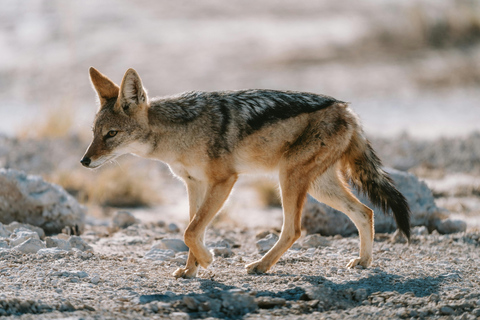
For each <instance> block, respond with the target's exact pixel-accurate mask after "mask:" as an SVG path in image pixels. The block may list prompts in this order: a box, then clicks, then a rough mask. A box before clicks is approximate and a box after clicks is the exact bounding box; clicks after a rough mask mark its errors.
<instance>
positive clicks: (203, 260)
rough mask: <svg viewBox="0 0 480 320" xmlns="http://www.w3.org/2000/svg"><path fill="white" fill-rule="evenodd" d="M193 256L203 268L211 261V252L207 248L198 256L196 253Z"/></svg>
mask: <svg viewBox="0 0 480 320" xmlns="http://www.w3.org/2000/svg"><path fill="white" fill-rule="evenodd" d="M195 257H196V258H197V262H198V263H199V264H200V265H201V266H202V267H204V268H205V269H207V268H208V266H209V265H211V264H212V262H213V254H212V253H211V252H210V251H208V250H205V252H204V253H203V254H202V255H201V256H200V257H199V256H197V255H195Z"/></svg>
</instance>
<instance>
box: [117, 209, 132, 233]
mask: <svg viewBox="0 0 480 320" xmlns="http://www.w3.org/2000/svg"><path fill="white" fill-rule="evenodd" d="M135 223H137V219H135V217H134V216H133V214H131V213H130V212H128V211H117V212H116V213H115V215H114V216H113V218H112V227H113V228H115V229H125V228H128V227H129V226H131V225H134V224H135Z"/></svg>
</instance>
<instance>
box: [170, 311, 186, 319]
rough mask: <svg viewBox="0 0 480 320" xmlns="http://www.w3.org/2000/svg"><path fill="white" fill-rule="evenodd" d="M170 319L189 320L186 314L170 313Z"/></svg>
mask: <svg viewBox="0 0 480 320" xmlns="http://www.w3.org/2000/svg"><path fill="white" fill-rule="evenodd" d="M170 319H172V320H189V319H190V316H189V315H188V313H186V312H172V313H170Z"/></svg>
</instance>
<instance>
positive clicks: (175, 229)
mask: <svg viewBox="0 0 480 320" xmlns="http://www.w3.org/2000/svg"><path fill="white" fill-rule="evenodd" d="M167 231H168V232H171V233H177V232H180V228H179V227H178V226H177V225H176V224H175V223H170V224H169V225H168V226H167Z"/></svg>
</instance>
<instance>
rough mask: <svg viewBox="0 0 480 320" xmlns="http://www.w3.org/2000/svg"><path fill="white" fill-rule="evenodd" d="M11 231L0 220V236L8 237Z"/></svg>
mask: <svg viewBox="0 0 480 320" xmlns="http://www.w3.org/2000/svg"><path fill="white" fill-rule="evenodd" d="M11 233H12V232H11V231H10V230H8V229H7V228H5V226H4V225H3V223H1V222H0V238H8V237H10V234H11Z"/></svg>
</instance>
